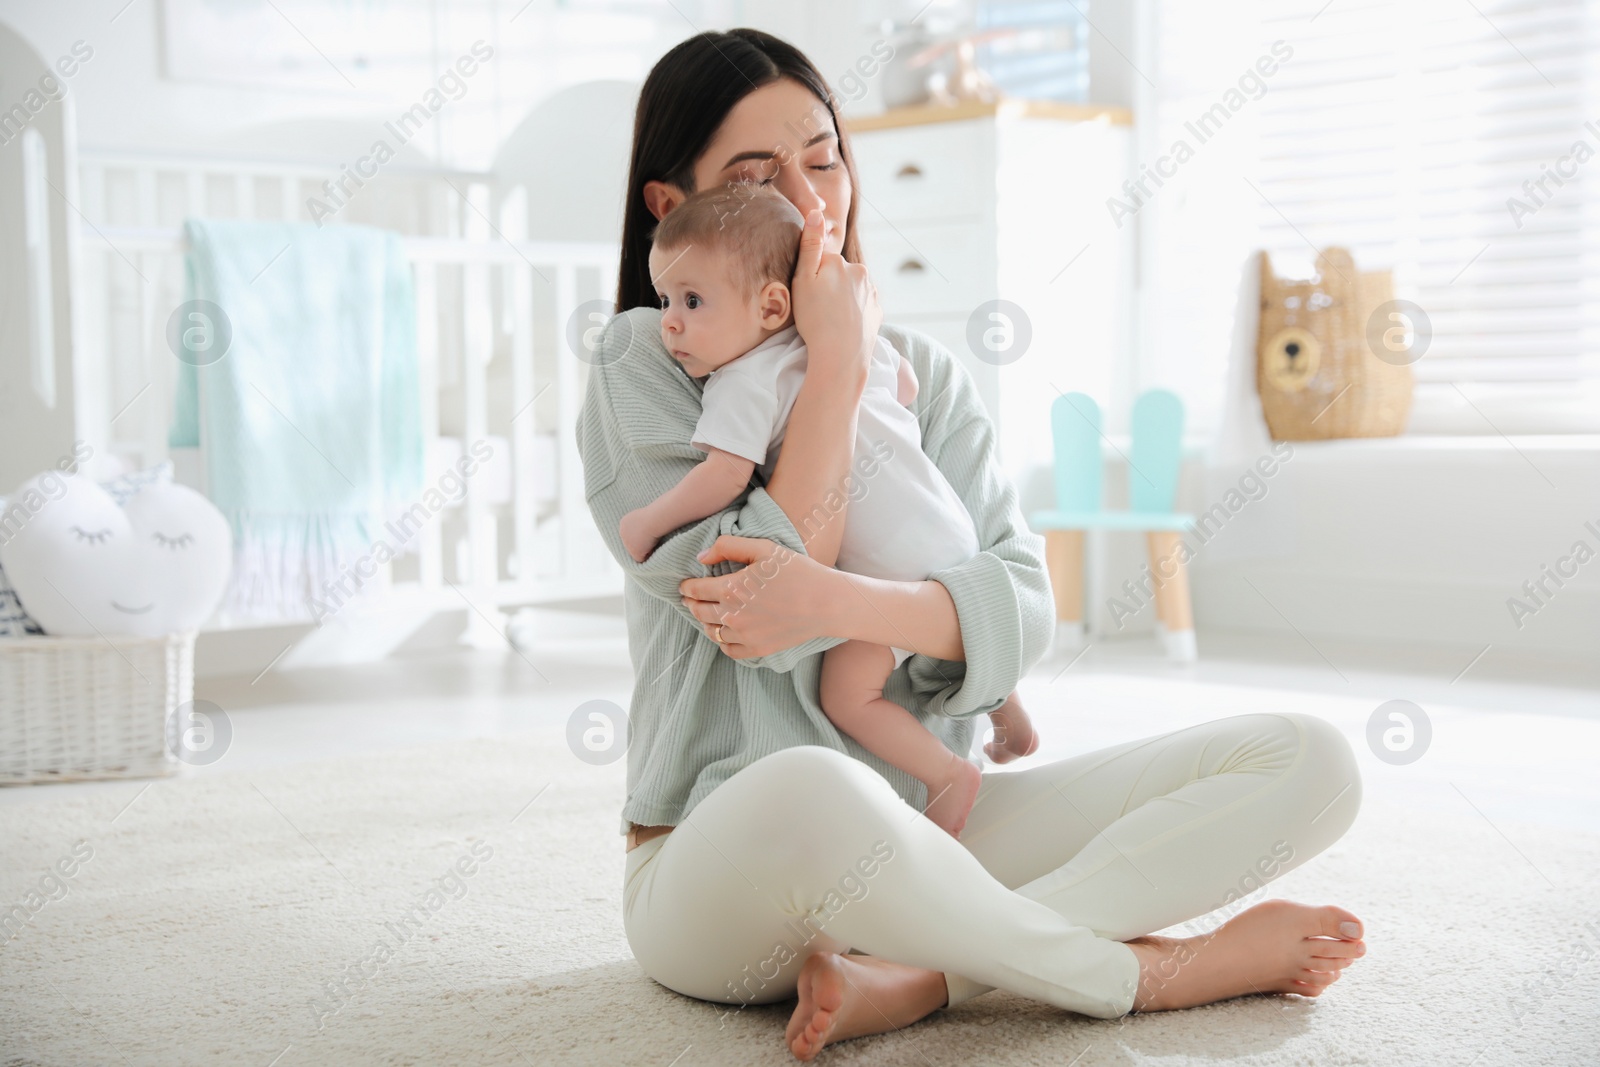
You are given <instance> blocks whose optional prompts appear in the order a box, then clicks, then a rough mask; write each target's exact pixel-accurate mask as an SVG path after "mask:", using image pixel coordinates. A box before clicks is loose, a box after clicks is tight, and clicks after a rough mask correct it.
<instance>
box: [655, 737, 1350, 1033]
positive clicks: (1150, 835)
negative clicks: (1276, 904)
mask: <svg viewBox="0 0 1600 1067" xmlns="http://www.w3.org/2000/svg"><path fill="white" fill-rule="evenodd" d="M1360 804H1361V781H1360V776H1359V772H1358V770H1357V768H1356V761H1355V757H1354V755H1353V753H1352V752H1351V749H1350V745H1349V743H1348V742H1347V741H1346V740H1345V739H1344V737H1343V736H1342V735H1341V734H1340V733H1339V732H1338V731H1337V730H1335V729H1334V728H1333V727H1332V726H1330V725H1329V724H1328V723H1326V722H1324V721H1322V720H1321V719H1317V718H1314V717H1312V716H1308V715H1303V714H1297V713H1284V714H1266V715H1239V716H1234V717H1232V718H1226V719H1219V720H1217V721H1215V722H1208V723H1202V724H1200V725H1197V726H1191V727H1188V728H1187V729H1183V730H1176V731H1174V732H1172V733H1167V734H1161V735H1159V736H1156V737H1148V738H1144V739H1142V740H1138V741H1129V742H1127V743H1126V744H1122V745H1116V746H1113V747H1111V748H1106V749H1102V750H1100V751H1098V752H1088V753H1084V754H1082V755H1078V756H1074V757H1072V758H1070V759H1065V760H1061V761H1059V762H1056V763H1049V764H1043V765H1040V766H1037V767H1032V768H1029V769H1027V770H1022V771H1016V772H1006V773H986V774H985V775H984V776H983V786H982V788H981V789H980V790H979V792H978V801H977V805H976V807H974V809H973V811H972V816H971V818H970V819H968V821H967V825H966V829H965V830H964V831H963V832H962V835H961V840H960V841H957V840H955V839H954V838H952V837H951V836H950V835H949V834H947V833H945V832H944V831H943V830H941V829H939V828H938V827H937V826H935V825H934V824H933V823H931V822H929V821H928V820H927V819H926V818H924V817H923V816H922V815H921V813H920V812H918V811H916V810H915V809H913V808H912V807H910V806H909V805H907V804H906V803H905V802H904V801H903V800H901V799H900V797H899V795H898V794H897V793H895V791H894V790H893V789H892V788H891V787H890V786H889V784H888V783H887V782H886V781H884V780H883V778H881V777H880V776H879V775H878V774H877V773H876V772H874V771H873V770H872V769H871V768H870V767H868V766H867V765H866V764H864V763H861V762H859V761H857V760H855V759H852V758H851V757H849V756H847V755H845V754H843V753H841V752H837V751H834V750H833V749H828V748H821V747H816V746H804V747H799V748H790V749H785V750H783V751H781V752H776V753H773V754H772V755H769V756H766V757H763V758H762V759H759V760H757V761H756V762H754V763H752V764H751V765H750V766H748V767H746V768H745V769H744V770H742V771H740V772H738V773H737V774H735V775H734V776H733V777H731V778H729V779H728V780H727V781H726V782H724V783H723V784H722V785H721V786H719V787H718V788H717V789H715V790H713V791H712V793H711V795H710V796H708V797H706V799H705V800H703V801H701V802H700V804H699V805H698V806H697V807H695V809H694V810H693V811H692V812H691V813H690V815H689V817H688V819H687V820H685V821H684V822H683V823H682V824H680V825H679V826H678V828H677V829H676V830H674V831H673V832H672V833H670V834H667V835H665V836H662V837H658V838H655V839H653V840H650V841H646V842H645V843H644V844H642V845H640V846H639V847H638V848H635V849H634V850H633V851H631V852H629V853H628V855H627V867H626V874H625V876H624V892H623V901H624V903H623V909H624V911H623V922H624V925H625V927H626V929H627V934H628V943H629V944H630V945H631V946H632V948H633V953H634V956H635V957H636V958H637V959H638V961H639V963H640V964H641V965H642V966H643V968H644V970H645V972H646V973H647V974H649V975H650V976H651V977H652V978H654V979H655V980H656V981H658V982H660V983H661V984H662V985H664V986H666V987H668V988H669V989H674V990H677V991H678V992H679V993H684V994H686V995H688V996H691V997H697V998H699V999H702V1000H710V1001H719V1002H722V1003H726V1004H735V1005H740V1006H742V1005H744V1004H764V1003H770V1002H772V1001H777V1000H783V999H786V998H788V997H792V996H794V992H795V981H796V977H797V976H798V974H799V971H800V967H801V964H802V963H804V961H805V958H806V957H807V956H810V955H812V954H814V953H817V952H821V951H832V952H844V951H847V950H851V949H853V950H854V951H857V952H862V953H866V954H868V955H871V956H877V957H881V958H883V959H886V960H892V961H894V962H897V963H903V964H910V965H913V966H917V967H925V968H929V969H932V970H936V971H943V972H944V974H945V981H946V984H947V986H948V988H949V994H950V1003H951V1004H952V1005H953V1004H958V1003H960V1002H961V1001H964V1000H968V999H970V998H972V997H975V996H977V995H979V994H980V993H984V992H987V991H988V990H990V989H993V988H1000V989H1005V990H1009V991H1010V992H1013V993H1017V994H1020V995H1022V996H1026V997H1031V998H1034V999H1037V1000H1041V1001H1045V1002H1047V1003H1050V1004H1053V1005H1055V1006H1057V1007H1060V1008H1065V1009H1067V1010H1070V1011H1075V1012H1080V1013H1082V1014H1084V1015H1090V1016H1095V1017H1098V1018H1116V1017H1117V1016H1120V1015H1123V1014H1125V1013H1127V1012H1128V1011H1129V1010H1131V1008H1132V1006H1133V998H1134V994H1135V992H1136V991H1137V985H1138V977H1139V967H1138V962H1137V959H1136V957H1135V956H1134V953H1133V950H1132V949H1130V948H1128V947H1127V946H1126V945H1124V944H1121V942H1122V941H1126V940H1128V939H1131V938H1134V937H1139V936H1141V935H1144V934H1148V933H1152V932H1154V931H1156V930H1161V929H1164V928H1166V927H1168V926H1172V925H1174V924H1177V923H1180V922H1183V921H1185V920H1188V919H1193V918H1197V917H1199V916H1201V915H1205V914H1206V913H1208V912H1211V911H1214V910H1216V909H1217V908H1220V907H1224V906H1226V905H1229V904H1231V903H1233V902H1234V901H1235V900H1237V899H1239V898H1240V897H1243V896H1245V895H1246V894H1248V893H1249V892H1251V891H1252V890H1254V889H1256V888H1258V887H1259V886H1261V885H1262V884H1264V883H1265V882H1266V881H1269V880H1270V879H1272V878H1274V877H1277V876H1278V875H1280V874H1282V873H1283V872H1285V871H1288V870H1292V869H1293V868H1295V867H1298V866H1299V865H1300V864H1301V863H1304V862H1305V861H1306V860H1308V859H1310V858H1311V857H1312V856H1315V855H1316V854H1317V853H1318V852H1321V851H1322V850H1323V849H1324V848H1327V847H1328V845H1330V844H1332V843H1333V842H1334V841H1336V840H1338V839H1339V837H1340V835H1342V834H1343V833H1344V832H1345V830H1346V829H1348V828H1349V826H1350V824H1351V823H1352V822H1353V821H1354V820H1355V816H1356V810H1357V809H1358V808H1359V807H1360Z"/></svg>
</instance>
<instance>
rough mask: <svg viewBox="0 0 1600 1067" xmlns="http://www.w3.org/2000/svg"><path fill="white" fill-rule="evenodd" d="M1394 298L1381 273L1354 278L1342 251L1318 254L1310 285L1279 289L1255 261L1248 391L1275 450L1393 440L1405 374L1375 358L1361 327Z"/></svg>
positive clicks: (1401, 422)
mask: <svg viewBox="0 0 1600 1067" xmlns="http://www.w3.org/2000/svg"><path fill="white" fill-rule="evenodd" d="M1393 299H1394V282H1393V279H1392V278H1391V276H1390V274H1389V272H1388V271H1371V272H1368V273H1366V274H1362V273H1359V272H1358V271H1357V270H1356V265H1355V260H1354V259H1353V258H1352V257H1351V255H1350V253H1349V252H1347V251H1346V250H1344V249H1342V248H1328V249H1324V250H1323V252H1322V254H1321V255H1319V256H1318V257H1317V276H1316V277H1315V278H1312V279H1310V280H1308V281H1288V280H1284V279H1281V278H1277V277H1275V276H1274V275H1273V273H1272V261H1271V260H1270V259H1268V258H1267V254H1266V253H1265V252H1262V253H1261V325H1260V328H1259V329H1258V331H1257V334H1256V391H1257V392H1259V393H1260V394H1261V409H1262V412H1263V414H1265V415H1266V418H1267V428H1268V429H1270V430H1271V431H1272V437H1273V439H1274V440H1277V441H1321V440H1327V439H1329V438H1336V437H1393V436H1395V435H1396V434H1398V433H1400V432H1401V431H1402V430H1404V429H1405V426H1406V418H1407V417H1408V416H1409V415H1410V414H1411V387H1412V374H1411V367H1410V366H1409V365H1407V363H1406V362H1405V360H1404V358H1403V356H1402V358H1401V359H1400V360H1398V361H1396V362H1390V361H1387V360H1383V359H1379V358H1378V357H1377V356H1376V355H1374V354H1373V350H1372V347H1371V345H1370V343H1369V341H1368V335H1367V331H1368V323H1369V320H1371V318H1372V316H1373V314H1374V313H1375V312H1376V311H1377V310H1378V309H1379V307H1380V306H1381V305H1383V304H1385V303H1387V302H1389V301H1392V300H1393Z"/></svg>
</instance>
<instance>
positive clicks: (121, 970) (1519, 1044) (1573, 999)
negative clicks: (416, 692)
mask: <svg viewBox="0 0 1600 1067" xmlns="http://www.w3.org/2000/svg"><path fill="white" fill-rule="evenodd" d="M138 789H139V787H138V786H137V785H136V784H134V785H129V786H128V788H127V789H126V790H125V791H119V792H116V793H115V794H113V793H111V792H102V793H97V794H94V795H92V796H85V797H78V798H72V799H68V800H62V801H60V802H57V803H51V804H40V805H30V806H28V807H26V808H11V809H9V810H7V811H5V813H4V816H3V818H4V822H5V825H4V827H3V829H0V852H3V855H4V863H3V865H0V866H3V869H0V904H3V905H4V906H6V907H9V906H11V905H12V904H16V903H24V908H23V911H22V915H23V917H22V918H20V919H19V918H17V917H16V916H17V915H18V913H17V912H16V911H12V912H10V913H9V915H10V919H9V925H8V928H7V929H6V930H5V931H4V932H0V939H9V940H7V941H5V943H3V944H0V1064H5V1065H14V1067H20V1065H24V1064H28V1065H31V1064H41V1065H43V1064H49V1065H56V1064H74V1065H76V1064H162V1065H169V1064H188V1063H229V1064H258V1065H261V1067H267V1065H270V1064H276V1065H277V1067H294V1065H296V1064H311V1063H335V1064H400V1063H428V1064H432V1063H463V1064H512V1065H514V1064H538V1065H543V1064H552V1063H585V1064H621V1063H628V1064H632V1063H640V1064H656V1065H659V1067H668V1065H671V1064H679V1065H683V1067H688V1065H690V1064H702V1063H715V1064H781V1063H785V1062H789V1061H788V1058H787V1055H786V1053H785V1050H784V1048H783V1045H782V1041H781V1037H782V1031H783V1024H784V1020H785V1019H786V1017H787V1013H788V1009H787V1008H784V1007H781V1006H776V1007H770V1008H763V1009H752V1010H747V1011H744V1012H742V1013H738V1014H735V1015H731V1016H729V1017H727V1018H725V1019H724V1018H723V1017H722V1014H721V1012H720V1011H719V1009H718V1008H716V1007H713V1006H710V1005H706V1004H702V1003H698V1002H695V1001H691V1000H688V999H685V998H682V997H679V996H677V995H675V994H673V993H670V992H668V991H666V990H664V989H662V988H660V987H658V986H656V985H654V984H653V983H652V982H650V981H649V980H648V979H647V978H645V977H644V975H643V974H642V973H641V972H640V971H639V969H638V967H637V966H636V964H635V963H634V962H633V960H632V958H631V957H630V955H629V952H628V947H627V943H626V942H625V940H624V938H623V934H622V925H621V919H620V903H619V902H620V882H621V873H622V863H623V852H622V846H621V843H620V841H619V839H618V838H617V836H616V834H615V819H616V811H617V809H618V806H619V805H620V803H621V797H622V765H621V764H620V763H619V764H616V765H614V766H612V767H606V768H593V767H589V766H586V765H584V764H582V763H580V762H579V761H577V760H576V759H573V758H572V757H571V756H570V755H569V754H568V752H567V751H566V749H565V748H564V747H563V746H562V745H561V742H560V741H559V740H558V739H557V738H555V737H540V738H531V737H530V738H519V739H511V740H505V739H501V740H486V741H469V742H453V743H447V744H435V745H431V746H428V747H425V748H418V749H412V750H404V751H398V752H388V753H380V754H376V755H369V756H366V757H362V758H353V759H346V760H341V761H337V762H329V763H323V764H311V765H303V766H299V767H295V768H292V769H288V770H276V771H264V772H260V773H254V774H237V775H218V776H216V777H208V778H197V779H188V780H177V781H166V782H158V783H156V784H154V785H152V786H150V787H149V788H148V789H147V790H145V791H144V792H142V793H139V792H138ZM136 794H137V795H136ZM130 798H132V799H131V803H130V802H129V800H130ZM79 842H82V844H80V843H79ZM86 854H87V858H84V857H85V855H86ZM58 861H66V862H65V864H64V867H65V868H66V869H71V870H72V871H73V873H72V875H71V877H62V876H61V875H59V873H58V874H56V875H51V873H50V872H51V871H53V870H56V864H57V863H58ZM463 871H465V872H469V873H461V872H463ZM452 872H454V873H452ZM1597 872H1600V838H1596V837H1593V836H1589V835H1584V834H1580V833H1576V832H1572V831H1556V830H1551V829H1546V828H1541V827H1538V826H1532V825H1522V824H1517V823H1511V822H1507V821H1503V820H1499V819H1497V820H1496V821H1495V823H1494V824H1493V825H1490V824H1489V823H1488V822H1487V821H1486V820H1484V819H1481V818H1478V817H1477V816H1476V815H1473V814H1472V813H1471V812H1470V811H1468V812H1466V813H1465V814H1464V815H1463V816H1462V817H1460V818H1449V817H1446V816H1444V815H1440V814H1436V813H1427V814H1419V813H1413V812H1408V811H1405V810H1400V809H1398V808H1388V809H1385V808H1381V807H1377V806H1375V805H1373V804H1371V803H1369V804H1368V806H1367V807H1366V809H1365V810H1364V811H1363V814H1362V817H1361V819H1360V820H1359V821H1358V823H1357V825H1356V827H1355V829H1354V830H1352V831H1351V833H1350V834H1349V835H1348V836H1347V837H1346V838H1345V840H1344V841H1342V842H1341V843H1340V844H1339V845H1338V846H1337V847H1336V848H1335V849H1334V850H1332V851H1330V852H1328V853H1325V854H1324V855H1323V856H1321V857H1320V858H1318V859H1317V860H1315V861H1313V862H1312V863H1311V864H1309V865H1308V866H1307V867H1303V868H1301V869H1299V870H1297V871H1294V872H1291V873H1290V874H1289V875H1287V876H1285V877H1284V878H1282V879H1280V880H1279V881H1277V882H1275V883H1273V885H1272V886H1271V887H1270V892H1271V893H1272V894H1273V895H1279V896H1286V897H1293V898H1295V899H1300V900H1306V901H1312V902H1318V901H1330V902H1331V901H1337V902H1339V903H1341V904H1344V905H1346V906H1348V907H1350V908H1351V909H1352V910H1354V911H1356V912H1357V913H1358V914H1360V915H1362V916H1363V917H1364V918H1365V919H1366V921H1367V928H1368V943H1369V946H1370V952H1369V955H1368V957H1367V959H1366V960H1365V961H1364V962H1363V963H1361V964H1360V965H1358V966H1357V967H1355V968H1353V969H1352V970H1351V971H1350V972H1349V973H1348V974H1347V975H1346V977H1345V978H1344V979H1343V980H1342V981H1340V982H1339V983H1338V984H1337V985H1336V986H1335V987H1334V989H1333V990H1332V991H1331V992H1330V993H1329V994H1328V995H1327V996H1326V997H1325V998H1323V999H1322V1000H1320V1001H1309V1000H1303V999H1283V998H1252V999H1250V1000H1244V1001H1234V1002H1231V1003H1228V1004H1223V1005H1215V1006H1212V1007H1208V1008H1203V1009H1197V1010H1193V1011H1188V1012H1178V1013H1168V1014H1163V1015H1151V1016H1133V1017H1130V1018H1127V1019H1123V1020H1119V1021H1114V1022H1104V1021H1096V1020H1088V1019H1083V1018H1078V1017H1073V1016H1068V1015H1065V1014H1062V1013H1060V1012H1057V1011H1055V1010H1053V1009H1051V1008H1048V1007H1046V1006H1042V1005H1038V1004H1034V1003H1029V1002H1027V1001H1024V1000H1022V999H1019V998H1017V997H1013V996H1010V995H1008V994H1004V993H993V994H990V995H989V996H986V997H981V998H979V999H978V1000H975V1001H972V1002H970V1003H968V1004H965V1005H962V1006H961V1007H959V1008H957V1009H954V1010H951V1011H949V1012H945V1013H942V1014H940V1015H937V1016H935V1017H934V1018H932V1019H930V1020H928V1021H925V1022H923V1023H922V1024H919V1025H918V1026H916V1027H913V1028H911V1029H909V1030H907V1031H904V1032H902V1033H899V1034H893V1035H887V1036H883V1037H877V1038H871V1039H866V1040H861V1041H855V1042H850V1043H848V1044H845V1045H841V1046H838V1047H836V1048H834V1049H832V1050H830V1051H828V1052H826V1053H824V1059H823V1062H825V1063H832V1064H857V1063H860V1064H869V1063H870V1064H879V1063H896V1064H912V1065H917V1064H940V1065H942V1064H958V1063H993V1064H1047V1063H1048V1064H1079V1065H1084V1067H1088V1065H1115V1064H1132V1063H1160V1064H1162V1065H1164V1067H1165V1065H1172V1067H1176V1065H1185V1064H1208V1065H1210V1064H1215V1063H1216V1062H1218V1061H1221V1060H1226V1061H1229V1062H1237V1063H1248V1064H1356V1063H1360V1064H1435V1063H1437V1064H1455V1065H1459V1067H1467V1065H1471V1064H1482V1065H1487V1064H1497V1063H1518V1064H1577V1063H1595V1062H1597V1061H1600V1016H1597V1009H1596V1005H1597V1004H1600V959H1597V956H1600V896H1597V894H1596V893H1595V891H1594V886H1595V882H1596V873H1597ZM1547 878H1548V879H1549V881H1548V882H1547V881H1546V879H1547ZM1550 883H1554V884H1553V885H1552V884H1550ZM59 887H64V888H59ZM430 890H432V893H431V895H430ZM30 894H37V895H34V896H32V898H31V899H32V901H33V903H34V904H38V903H39V901H40V900H41V899H44V900H45V901H46V902H45V903H43V904H42V906H39V907H38V909H37V911H36V912H32V913H31V914H30V913H29V910H28V908H27V906H26V902H27V901H28V900H29V899H30ZM63 894H64V895H63ZM52 897H54V898H58V899H49V898H52ZM1585 924H1587V925H1585ZM340 982H342V983H343V990H344V991H343V992H337V991H336V987H335V983H340Z"/></svg>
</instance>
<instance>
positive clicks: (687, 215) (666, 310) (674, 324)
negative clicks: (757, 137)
mask: <svg viewBox="0 0 1600 1067" xmlns="http://www.w3.org/2000/svg"><path fill="white" fill-rule="evenodd" d="M804 225H805V220H804V219H803V218H801V217H800V212H799V211H798V210H797V209H796V208H795V206H794V205H793V204H791V203H789V201H787V200H785V199H784V198H783V196H782V195H781V194H779V193H778V192H776V191H775V190H771V189H767V188H764V187H762V186H759V185H755V184H751V183H740V184H735V185H728V186H717V187H715V188H712V189H705V190H702V191H701V192H698V193H695V194H693V195H692V196H690V197H689V198H688V199H686V200H684V201H683V203H681V204H679V205H678V206H677V207H675V208H673V209H672V210H671V211H669V212H667V214H666V216H665V217H664V218H662V220H661V222H660V223H659V224H658V225H657V226H656V229H655V233H654V235H653V240H654V244H653V245H652V247H651V249H650V278H651V281H652V282H653V284H654V285H655V290H656V295H657V296H658V297H659V298H660V299H661V308H662V312H661V342H662V344H664V345H666V346H667V351H669V352H671V353H672V356H673V358H674V359H676V360H678V361H679V362H680V363H682V364H683V369H684V370H685V371H687V372H688V374H689V376H690V377H691V378H699V377H702V376H703V375H707V374H710V373H711V372H712V371H714V370H716V369H717V368H718V367H720V366H722V365H723V364H725V363H731V362H732V361H733V360H735V359H737V358H738V357H740V356H742V355H744V354H745V353H746V352H748V351H750V349H752V348H754V347H755V346H756V345H758V344H760V343H761V342H762V341H764V340H766V339H767V338H768V337H770V336H771V335H772V334H774V333H776V332H777V331H779V330H781V329H783V328H785V327H786V326H788V325H789V324H790V323H791V322H793V321H794V319H793V314H792V312H793V308H792V306H791V303H790V297H789V283H790V282H791V281H792V280H793V278H794V268H795V262H796V260H797V259H798V257H799V253H800V231H801V229H802V228H803V227H804Z"/></svg>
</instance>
